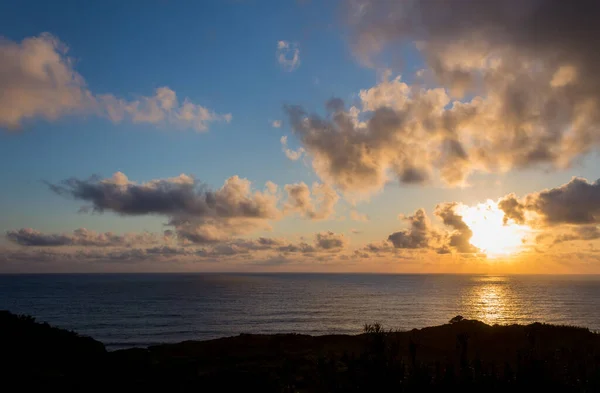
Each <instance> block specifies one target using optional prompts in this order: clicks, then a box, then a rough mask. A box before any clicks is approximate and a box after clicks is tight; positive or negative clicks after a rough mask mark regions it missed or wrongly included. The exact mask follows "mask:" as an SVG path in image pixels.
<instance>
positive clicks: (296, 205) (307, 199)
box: [284, 182, 339, 220]
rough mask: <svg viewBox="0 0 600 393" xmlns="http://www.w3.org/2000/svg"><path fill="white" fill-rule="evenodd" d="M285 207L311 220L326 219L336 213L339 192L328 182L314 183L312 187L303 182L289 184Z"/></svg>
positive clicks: (286, 187) (286, 188) (286, 186)
mask: <svg viewBox="0 0 600 393" xmlns="http://www.w3.org/2000/svg"><path fill="white" fill-rule="evenodd" d="M284 189H285V191H286V193H287V199H286V203H285V208H286V210H287V211H291V212H297V213H299V214H300V215H301V216H304V217H306V218H308V219H311V220H324V219H327V218H329V217H331V216H332V215H333V214H334V213H335V205H336V203H337V202H338V200H339V195H338V194H337V192H336V191H335V190H334V189H333V188H332V187H331V186H329V185H328V184H319V183H314V184H313V185H312V192H311V189H310V188H309V187H308V186H307V185H306V184H305V183H303V182H300V183H297V184H287V185H285V187H284Z"/></svg>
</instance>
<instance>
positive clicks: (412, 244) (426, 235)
mask: <svg viewBox="0 0 600 393" xmlns="http://www.w3.org/2000/svg"><path fill="white" fill-rule="evenodd" d="M404 220H405V221H408V223H409V224H410V228H409V229H405V230H403V231H399V232H394V233H392V234H391V235H390V236H389V237H388V241H390V242H391V243H392V244H393V245H394V247H395V248H412V249H415V248H428V247H429V242H430V240H431V239H432V237H437V234H436V233H435V232H434V231H433V229H432V228H431V223H430V222H429V219H428V218H427V215H426V214H425V210H424V209H419V210H417V211H416V212H415V214H414V215H412V216H408V217H406V218H404Z"/></svg>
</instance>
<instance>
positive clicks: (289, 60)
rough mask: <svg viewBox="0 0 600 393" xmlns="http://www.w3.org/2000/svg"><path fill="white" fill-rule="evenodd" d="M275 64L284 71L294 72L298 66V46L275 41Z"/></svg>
mask: <svg viewBox="0 0 600 393" xmlns="http://www.w3.org/2000/svg"><path fill="white" fill-rule="evenodd" d="M275 55H276V56H277V62H278V63H279V65H281V67H282V68H283V69H284V70H286V71H290V72H291V71H294V70H295V69H296V68H298V67H299V66H300V49H299V48H298V44H296V43H294V42H289V41H277V51H276V52H275Z"/></svg>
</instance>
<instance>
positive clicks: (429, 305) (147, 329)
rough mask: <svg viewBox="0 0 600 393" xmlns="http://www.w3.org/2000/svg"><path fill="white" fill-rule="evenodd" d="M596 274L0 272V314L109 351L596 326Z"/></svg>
mask: <svg viewBox="0 0 600 393" xmlns="http://www.w3.org/2000/svg"><path fill="white" fill-rule="evenodd" d="M599 305H600V276H485V275H377V274H60V275H59V274H56V275H54V274H53V275H0V309H6V310H9V311H11V312H13V313H19V314H29V315H32V316H34V317H35V318H36V319H37V320H38V321H43V322H48V323H50V324H52V325H54V326H58V327H61V328H65V329H71V330H75V331H76V332H78V333H80V334H84V335H89V336H92V337H94V338H95V339H97V340H99V341H102V342H103V343H104V344H105V345H106V347H107V349H109V350H114V349H119V348H129V347H134V346H142V347H145V346H148V345H154V344H159V343H172V342H179V341H184V340H204V339H211V338H218V337H225V336H232V335H238V334H240V333H291V332H294V333H303V334H312V335H316V334H319V335H320V334H332V333H342V334H356V333H360V332H361V329H362V327H363V325H364V324H365V323H373V322H380V323H382V324H383V325H384V327H385V328H391V329H401V330H407V329H412V328H421V327H426V326H433V325H439V324H443V323H446V322H448V320H449V319H450V318H452V317H454V316H456V315H459V314H460V315H462V316H464V317H465V318H474V319H478V320H481V321H483V322H486V323H489V324H496V323H498V324H513V323H531V322H536V321H537V322H547V323H554V324H569V325H578V326H585V327H588V328H590V329H592V330H600V306H599Z"/></svg>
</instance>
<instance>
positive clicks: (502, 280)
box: [463, 276, 531, 325]
mask: <svg viewBox="0 0 600 393" xmlns="http://www.w3.org/2000/svg"><path fill="white" fill-rule="evenodd" d="M473 284H474V285H473V286H472V287H471V288H470V290H469V291H468V292H467V293H465V294H464V297H463V307H464V308H465V311H466V313H468V315H469V317H470V318H474V319H477V320H479V321H482V322H485V323H487V324H490V325H493V324H496V323H498V324H506V323H514V322H516V321H519V320H521V319H523V317H524V316H525V315H527V314H528V308H529V307H530V306H531V305H530V304H528V303H529V299H526V298H524V297H523V294H519V293H515V291H514V290H513V287H512V286H511V285H510V282H509V279H508V278H507V277H502V276H480V277H475V278H474V282H473Z"/></svg>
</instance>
